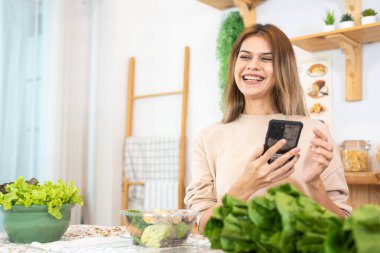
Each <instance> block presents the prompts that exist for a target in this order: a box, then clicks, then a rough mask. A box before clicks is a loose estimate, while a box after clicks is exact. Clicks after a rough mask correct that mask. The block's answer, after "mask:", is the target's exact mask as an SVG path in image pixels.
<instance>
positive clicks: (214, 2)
mask: <svg viewBox="0 0 380 253" xmlns="http://www.w3.org/2000/svg"><path fill="white" fill-rule="evenodd" d="M198 1H199V2H202V3H205V4H207V5H210V6H212V7H214V8H216V9H219V10H225V9H228V8H231V7H235V5H234V1H233V0H198Z"/></svg>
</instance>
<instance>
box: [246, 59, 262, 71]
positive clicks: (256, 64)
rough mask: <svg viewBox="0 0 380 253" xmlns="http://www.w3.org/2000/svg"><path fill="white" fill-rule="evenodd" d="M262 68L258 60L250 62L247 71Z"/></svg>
mask: <svg viewBox="0 0 380 253" xmlns="http://www.w3.org/2000/svg"><path fill="white" fill-rule="evenodd" d="M259 68H260V63H259V61H258V60H257V59H252V60H250V61H249V62H248V65H247V69H251V70H257V69H259Z"/></svg>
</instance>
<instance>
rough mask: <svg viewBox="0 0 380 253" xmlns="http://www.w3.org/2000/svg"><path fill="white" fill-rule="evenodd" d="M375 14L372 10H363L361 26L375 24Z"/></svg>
mask: <svg viewBox="0 0 380 253" xmlns="http://www.w3.org/2000/svg"><path fill="white" fill-rule="evenodd" d="M376 14H377V12H376V11H375V10H374V9H371V8H369V9H365V10H363V11H362V18H361V24H362V25H366V24H371V23H375V22H376Z"/></svg>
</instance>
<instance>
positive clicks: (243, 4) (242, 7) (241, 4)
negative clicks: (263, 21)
mask: <svg viewBox="0 0 380 253" xmlns="http://www.w3.org/2000/svg"><path fill="white" fill-rule="evenodd" d="M262 2H263V0H249V1H247V0H234V4H235V5H236V7H238V8H239V12H240V16H241V18H242V19H243V22H244V27H250V26H253V25H254V24H255V23H256V7H257V6H258V5H259V4H261V3H262Z"/></svg>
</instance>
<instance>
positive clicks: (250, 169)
mask: <svg viewBox="0 0 380 253" xmlns="http://www.w3.org/2000/svg"><path fill="white" fill-rule="evenodd" d="M285 143H286V140H284V139H283V140H280V141H278V142H277V143H276V144H275V145H273V146H272V147H271V148H269V149H268V150H267V151H266V152H265V153H264V154H263V152H264V147H263V146H261V147H260V148H258V149H256V151H255V152H254V154H253V156H252V157H251V158H250V159H249V161H248V163H247V166H246V168H245V170H244V172H243V174H242V175H241V176H240V177H239V179H238V180H237V181H236V182H235V183H234V184H233V186H232V187H231V189H230V191H229V192H228V194H230V195H232V196H235V197H238V198H240V199H244V200H248V199H249V198H250V197H251V195H252V194H253V193H254V192H256V191H257V190H259V189H261V188H264V187H266V186H269V185H271V184H273V183H275V182H278V181H280V180H282V179H285V178H288V177H289V176H290V175H291V174H292V173H293V172H294V164H295V163H296V162H297V161H298V159H299V156H300V155H299V152H300V149H299V148H298V147H296V148H294V149H292V150H290V151H288V152H287V153H285V154H283V155H282V156H280V157H279V158H277V159H276V160H275V161H274V162H272V163H270V164H269V163H268V161H269V160H270V158H271V157H272V156H273V155H274V154H275V153H276V152H277V151H278V150H280V149H281V148H282V147H283V146H284V145H285Z"/></svg>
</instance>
